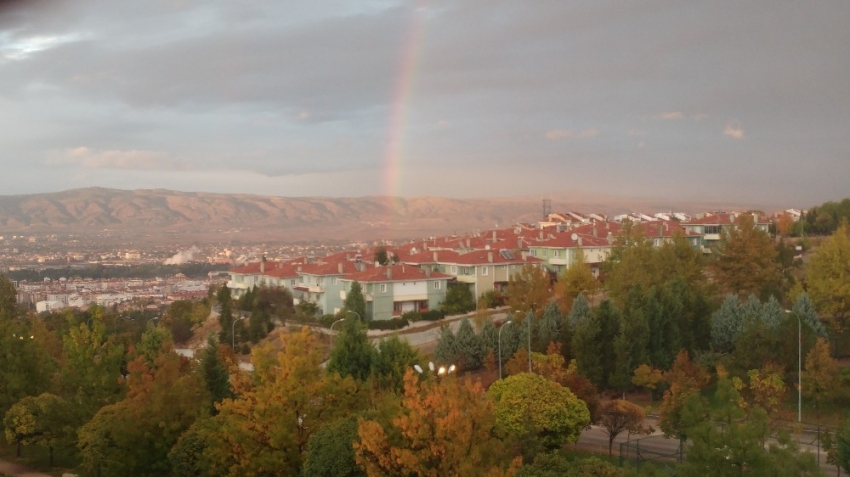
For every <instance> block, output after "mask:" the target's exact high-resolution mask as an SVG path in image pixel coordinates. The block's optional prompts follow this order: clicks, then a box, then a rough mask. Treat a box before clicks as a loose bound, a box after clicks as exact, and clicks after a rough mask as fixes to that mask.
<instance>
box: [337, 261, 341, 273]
mask: <svg viewBox="0 0 850 477" xmlns="http://www.w3.org/2000/svg"><path fill="white" fill-rule="evenodd" d="M336 268H337V270H339V273H342V262H339V263H338V264H336Z"/></svg>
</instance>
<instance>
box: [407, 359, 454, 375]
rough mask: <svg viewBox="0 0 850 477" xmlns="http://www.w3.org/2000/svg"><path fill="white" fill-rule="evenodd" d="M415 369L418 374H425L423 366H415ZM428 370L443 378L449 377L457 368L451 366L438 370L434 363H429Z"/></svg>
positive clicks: (441, 367)
mask: <svg viewBox="0 0 850 477" xmlns="http://www.w3.org/2000/svg"><path fill="white" fill-rule="evenodd" d="M413 369H415V370H416V372H417V373H419V374H424V373H425V370H423V369H422V366H419V365H418V364H414V365H413ZM428 369H430V370H431V372H432V373H434V375H435V376H437V377H438V378H442V377H443V376H448V375H449V374H451V373H453V372H455V369H457V368H456V367H455V365H453V364H452V365H449V366H440V368H439V369H438V368H437V367H436V366H434V362H433V361H429V362H428Z"/></svg>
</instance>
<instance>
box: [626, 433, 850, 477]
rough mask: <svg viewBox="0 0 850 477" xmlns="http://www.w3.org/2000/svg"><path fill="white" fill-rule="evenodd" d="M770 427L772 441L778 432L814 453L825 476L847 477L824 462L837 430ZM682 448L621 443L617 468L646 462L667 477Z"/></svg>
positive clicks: (666, 441) (644, 441)
mask: <svg viewBox="0 0 850 477" xmlns="http://www.w3.org/2000/svg"><path fill="white" fill-rule="evenodd" d="M771 428H772V431H771V434H770V437H771V438H776V437H777V436H778V435H779V433H780V432H783V431H784V432H787V433H788V435H789V436H790V437H791V439H792V440H793V441H795V442H796V443H797V444H798V445H799V446H800V450H801V451H803V452H811V453H812V454H814V456H815V459H816V460H817V463H818V466H820V467H821V468H822V469H823V470H824V473H825V474H826V475H829V476H832V475H835V476H845V477H847V476H848V474H847V473H846V472H844V471H843V470H839V469H838V468H836V467H835V466H834V465H832V464H830V463H828V462H827V458H828V450H829V449H826V448H825V447H824V444H825V441H826V439H825V437H826V435H827V434H830V435H831V436H835V434H836V431H838V430H839V428H837V427H834V426H825V425H821V424H807V423H798V422H796V421H787V420H778V421H774V422H773V425H772V426H771ZM834 442H835V441H834V440H833V443H834ZM833 445H834V444H833ZM685 447H686V445H685V443H684V442H682V441H679V440H676V439H672V438H668V437H666V436H663V435H655V436H648V437H643V438H640V439H634V440H631V441H629V442H623V443H621V444H620V459H619V462H620V467H626V466H634V467H637V468H640V467H641V466H642V465H644V464H646V463H653V464H655V465H656V466H657V467H659V468H660V469H661V470H665V471H666V472H667V474H668V475H671V476H675V475H676V465H675V464H677V463H682V462H683V461H684V460H685V456H686V450H685Z"/></svg>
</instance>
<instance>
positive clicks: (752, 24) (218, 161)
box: [0, 0, 850, 207]
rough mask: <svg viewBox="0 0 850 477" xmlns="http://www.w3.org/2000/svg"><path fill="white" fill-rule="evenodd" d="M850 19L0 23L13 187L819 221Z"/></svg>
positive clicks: (43, 15) (573, 7) (397, 11)
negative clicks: (555, 200)
mask: <svg viewBox="0 0 850 477" xmlns="http://www.w3.org/2000/svg"><path fill="white" fill-rule="evenodd" d="M848 20H850V8H848V6H847V5H846V4H845V3H843V2H832V1H831V2H822V3H819V4H818V5H816V6H808V5H776V4H775V3H772V2H766V1H757V2H748V3H747V4H740V3H735V2H726V1H721V2H711V3H710V4H693V5H681V4H676V3H673V2H666V1H651V2H642V3H641V4H640V5H637V4H631V3H620V2H591V1H582V2H570V3H569V4H557V3H556V4H549V5H535V6H534V7H533V8H529V6H528V5H527V4H524V3H523V2H517V1H509V2H501V3H499V4H498V5H494V4H492V3H491V2H481V1H470V2H448V1H430V2H418V3H411V2H402V1H393V0H387V1H384V2H371V1H368V2H367V1H363V2H343V1H341V0H336V1H334V0H329V1H326V2H316V3H310V4H300V3H296V2H272V1H258V2H254V3H252V4H251V5H250V6H246V5H237V4H233V3H232V2H225V1H211V2H204V3H195V2H142V3H138V2H131V1H129V0H120V1H106V0H79V1H75V2H59V1H51V0H36V1H31V2H22V1H18V2H5V3H4V4H3V5H2V6H0V91H2V93H0V107H2V111H3V113H2V114H0V125H2V127H3V129H4V131H5V132H6V134H4V137H3V138H1V139H0V167H2V168H3V170H4V173H3V174H2V176H0V189H2V190H3V193H4V194H6V195H8V194H31V193H38V192H52V191H63V190H68V189H76V188H85V187H91V186H102V187H107V188H117V189H156V188H164V189H173V190H184V191H190V190H192V191H206V192H221V193H255V194H260V195H273V196H287V197H319V196H325V197H365V196H385V195H390V196H401V197H421V196H429V197H450V198H498V197H520V196H522V197H539V198H542V197H546V196H551V195H554V194H558V191H569V190H581V191H588V193H601V194H610V195H613V196H617V197H632V198H635V199H656V200H661V201H667V202H671V203H676V202H677V201H697V202H705V203H717V202H723V203H741V204H744V203H748V204H766V205H770V204H777V205H779V204H781V205H782V206H798V207H808V206H811V205H816V204H819V203H821V202H823V201H826V200H840V199H841V198H843V197H844V196H846V195H847V187H846V177H849V176H850V155H849V154H848V153H850V143H848V141H847V140H846V137H845V136H846V124H850V90H848V89H847V88H846V78H847V77H848V76H850V74H848V73H850V65H848V64H847V62H845V61H843V53H842V50H843V49H844V45H846V44H848V43H850V31H847V29H846V28H845V25H846V24H847V23H848Z"/></svg>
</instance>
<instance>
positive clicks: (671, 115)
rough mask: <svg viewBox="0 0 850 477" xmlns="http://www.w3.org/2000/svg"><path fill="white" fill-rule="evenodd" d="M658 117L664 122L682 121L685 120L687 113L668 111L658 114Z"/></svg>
mask: <svg viewBox="0 0 850 477" xmlns="http://www.w3.org/2000/svg"><path fill="white" fill-rule="evenodd" d="M656 117H657V118H658V119H661V120H662V121H678V120H680V119H685V113H683V112H681V111H666V112H663V113H658V116H656Z"/></svg>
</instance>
